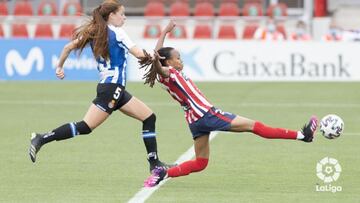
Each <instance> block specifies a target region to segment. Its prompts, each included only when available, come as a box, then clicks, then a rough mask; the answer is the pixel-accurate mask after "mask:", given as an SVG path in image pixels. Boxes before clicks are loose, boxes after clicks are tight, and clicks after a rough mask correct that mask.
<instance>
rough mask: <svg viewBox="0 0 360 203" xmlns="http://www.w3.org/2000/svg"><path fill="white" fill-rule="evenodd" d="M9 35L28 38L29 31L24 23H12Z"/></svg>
mask: <svg viewBox="0 0 360 203" xmlns="http://www.w3.org/2000/svg"><path fill="white" fill-rule="evenodd" d="M11 36H12V37H15V38H28V37H29V33H28V30H27V27H26V24H12V25H11Z"/></svg>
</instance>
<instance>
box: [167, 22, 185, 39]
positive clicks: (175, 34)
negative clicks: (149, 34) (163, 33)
mask: <svg viewBox="0 0 360 203" xmlns="http://www.w3.org/2000/svg"><path fill="white" fill-rule="evenodd" d="M169 38H172V39H186V38H187V32H186V28H185V26H184V25H176V27H175V28H174V29H173V30H172V32H171V33H170V35H169Z"/></svg>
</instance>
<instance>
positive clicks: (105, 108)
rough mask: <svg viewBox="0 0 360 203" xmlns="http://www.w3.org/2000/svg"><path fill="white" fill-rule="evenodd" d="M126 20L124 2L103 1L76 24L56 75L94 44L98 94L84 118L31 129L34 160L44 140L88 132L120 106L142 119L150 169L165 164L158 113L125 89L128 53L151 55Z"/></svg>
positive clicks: (60, 73) (140, 56)
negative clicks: (128, 29)
mask: <svg viewBox="0 0 360 203" xmlns="http://www.w3.org/2000/svg"><path fill="white" fill-rule="evenodd" d="M125 20H126V17H125V8H124V6H123V5H122V4H121V3H119V2H118V1H117V0H107V1H104V2H103V3H102V4H101V5H99V6H98V7H97V8H95V9H94V11H93V14H92V19H91V21H89V22H88V23H86V24H84V25H82V26H80V27H79V28H77V29H76V31H75V33H74V35H73V38H72V41H71V42H69V43H68V44H67V45H66V46H65V47H64V49H63V51H62V53H61V56H60V60H59V64H58V67H57V68H56V76H57V77H58V78H59V79H64V77H65V73H64V69H63V68H62V67H63V65H64V62H65V60H66V58H67V57H68V55H69V54H70V52H71V51H72V50H79V51H80V53H81V51H82V50H83V49H84V47H85V46H87V45H90V46H91V48H92V51H93V54H94V57H95V59H96V61H97V62H98V70H99V73H100V81H99V84H98V86H97V96H96V98H95V99H94V100H93V103H92V104H91V105H90V107H89V109H88V111H87V113H86V114H85V116H84V118H83V120H82V121H79V122H71V123H67V124H65V125H62V126H60V127H58V128H56V129H54V130H52V131H50V132H48V133H44V134H38V133H32V137H31V144H30V150H29V154H30V158H31V160H32V161H33V162H35V161H36V154H37V152H38V151H39V150H40V148H41V147H42V146H43V145H44V144H46V143H49V142H51V141H54V140H57V141H59V140H64V139H69V138H72V137H75V136H77V135H81V134H89V133H91V131H92V130H94V129H95V128H96V127H97V126H99V125H100V124H101V123H103V122H104V121H105V120H106V119H107V118H108V117H109V115H110V114H111V113H112V112H113V111H115V110H120V111H121V112H122V113H124V114H126V115H128V116H130V117H133V118H135V119H137V120H139V121H141V122H142V123H143V131H142V137H143V140H144V143H145V147H146V150H147V153H148V160H149V163H150V170H152V169H153V168H155V166H166V164H163V163H162V162H161V161H160V160H159V158H158V155H157V143H156V133H155V121H156V117H155V114H154V113H153V112H152V110H151V109H150V108H149V107H148V106H147V105H146V104H144V103H143V102H142V101H140V100H139V99H137V98H136V97H134V96H132V95H131V94H130V93H128V92H127V91H126V89H125V86H126V68H127V58H128V55H129V53H130V54H132V55H134V56H135V57H136V58H138V59H143V60H147V59H151V56H149V55H147V56H146V55H145V54H144V52H143V50H142V49H140V48H139V47H137V46H136V45H135V43H134V42H132V41H131V39H130V38H129V37H128V35H127V34H126V32H125V31H124V30H123V29H122V26H123V24H124V23H125Z"/></svg>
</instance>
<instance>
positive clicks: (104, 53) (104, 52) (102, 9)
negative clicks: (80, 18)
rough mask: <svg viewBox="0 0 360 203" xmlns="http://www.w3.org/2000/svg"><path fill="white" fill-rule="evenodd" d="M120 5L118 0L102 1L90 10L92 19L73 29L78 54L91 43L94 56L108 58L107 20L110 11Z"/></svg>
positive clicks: (113, 10) (115, 9) (114, 10)
mask: <svg viewBox="0 0 360 203" xmlns="http://www.w3.org/2000/svg"><path fill="white" fill-rule="evenodd" d="M121 6H122V5H121V4H120V3H119V2H118V1H104V2H103V3H102V4H101V5H99V6H98V7H97V8H95V9H94V10H93V12H92V19H91V20H88V22H87V23H85V24H84V25H82V26H80V27H78V28H76V29H75V32H74V34H73V36H72V39H73V40H78V43H77V44H76V49H77V50H78V51H79V54H81V52H82V51H83V49H84V48H85V47H86V45H88V43H91V46H92V49H93V53H94V57H95V58H96V59H98V58H100V57H102V58H104V59H109V50H108V47H109V44H108V28H107V20H108V18H109V15H110V13H113V12H116V11H117V10H118V9H119V8H120V7H121Z"/></svg>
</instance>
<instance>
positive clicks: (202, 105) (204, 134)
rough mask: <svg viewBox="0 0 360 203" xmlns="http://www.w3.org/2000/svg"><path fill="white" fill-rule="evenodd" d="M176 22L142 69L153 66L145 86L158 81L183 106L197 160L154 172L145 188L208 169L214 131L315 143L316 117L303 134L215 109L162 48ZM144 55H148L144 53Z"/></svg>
mask: <svg viewBox="0 0 360 203" xmlns="http://www.w3.org/2000/svg"><path fill="white" fill-rule="evenodd" d="M174 27H175V23H174V22H173V21H170V23H169V24H168V26H167V27H166V28H165V30H164V31H163V33H162V34H161V35H160V38H159V40H158V43H157V46H156V49H155V50H156V52H155V53H154V57H155V61H153V62H152V63H150V62H149V61H147V62H145V61H142V62H141V63H140V64H141V65H142V67H147V66H148V65H150V64H152V65H151V68H150V69H148V72H147V73H146V74H145V76H144V78H145V84H149V85H150V86H151V87H152V86H153V85H154V84H155V80H156V79H158V81H159V82H160V83H161V84H163V86H164V87H165V89H166V90H167V91H168V92H169V93H170V95H171V96H172V97H173V98H174V99H175V100H176V101H178V102H179V103H180V105H181V106H182V107H183V109H184V111H185V117H186V120H187V121H188V123H189V128H190V131H191V133H192V136H193V139H194V148H195V156H196V157H195V159H194V160H190V161H186V162H184V163H181V164H180V165H177V166H174V167H171V168H170V169H165V168H162V167H159V168H156V169H154V170H153V172H152V175H151V176H150V177H149V178H148V179H147V180H145V183H144V185H145V186H146V187H152V186H155V185H157V184H158V183H159V182H160V181H161V180H163V179H164V178H166V177H178V176H184V175H188V174H190V173H192V172H198V171H202V170H204V169H205V168H206V166H207V164H208V159H209V135H210V132H211V131H231V132H252V133H254V134H256V135H259V136H261V137H264V138H268V139H293V140H302V141H304V142H312V140H313V136H314V132H315V130H316V128H317V119H316V117H314V116H313V117H311V118H310V121H309V122H308V123H307V124H306V125H305V126H304V127H303V128H302V130H301V131H294V130H288V129H283V128H273V127H270V126H267V125H265V124H263V123H261V122H259V121H254V120H251V119H248V118H245V117H242V116H238V115H235V114H232V113H229V112H223V111H222V110H220V109H218V108H216V107H214V106H213V105H211V104H210V103H209V101H208V100H207V99H206V98H205V96H204V95H203V94H202V93H201V92H200V90H199V89H198V88H197V87H196V85H195V84H194V83H193V82H192V81H191V79H189V78H188V77H187V76H185V75H184V73H183V72H182V69H183V63H182V60H181V58H180V53H179V52H178V51H177V50H176V49H174V48H172V47H163V43H164V40H165V37H166V34H167V33H169V32H171V30H172V29H173V28H174ZM145 55H148V54H147V53H145Z"/></svg>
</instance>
